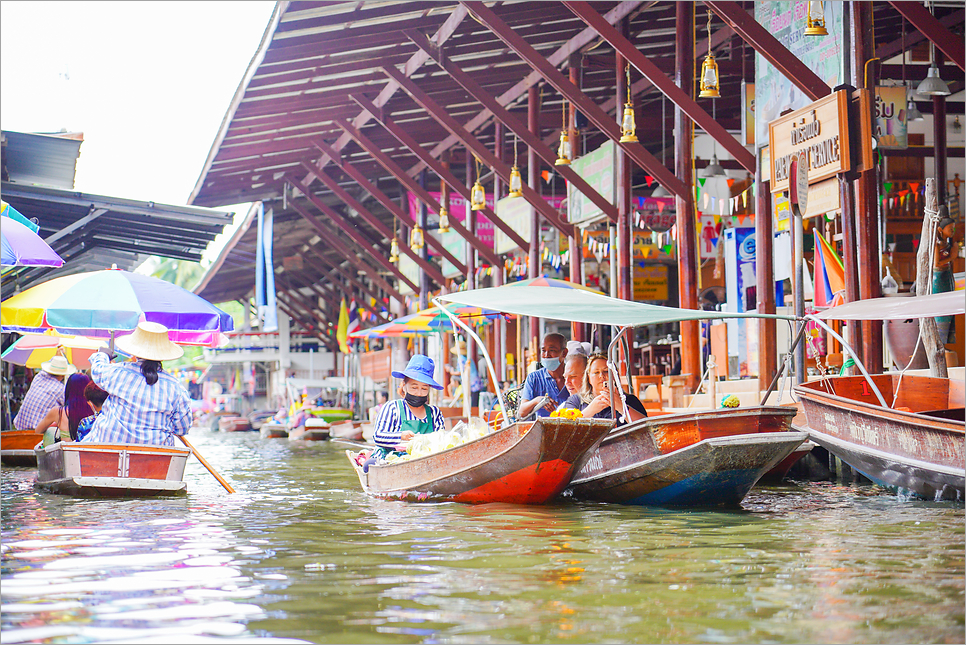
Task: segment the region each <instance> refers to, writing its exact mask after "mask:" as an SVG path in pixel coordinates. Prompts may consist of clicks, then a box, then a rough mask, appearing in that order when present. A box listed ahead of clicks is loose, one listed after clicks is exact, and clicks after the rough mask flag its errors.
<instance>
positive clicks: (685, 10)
mask: <svg viewBox="0 0 966 645" xmlns="http://www.w3.org/2000/svg"><path fill="white" fill-rule="evenodd" d="M675 11H676V18H677V26H676V33H675V39H674V77H675V78H674V80H675V83H676V84H677V86H678V87H680V88H681V89H682V90H684V93H685V94H686V95H687V96H688V97H690V98H692V99H693V98H694V82H695V81H694V79H695V76H694V5H693V4H692V3H690V2H678V3H677V4H676V5H675ZM692 127H693V126H692V124H691V120H690V119H689V118H688V116H687V115H686V114H685V113H684V110H682V109H681V108H680V107H677V106H675V108H674V141H675V146H674V166H675V174H676V175H677V177H678V179H680V180H681V181H682V182H683V183H684V185H685V186H687V188H688V191H687V193H686V194H685V195H684V196H683V197H682V196H680V195H679V196H677V197H676V198H675V200H674V201H675V207H676V209H677V221H676V225H677V229H678V244H677V246H678V248H677V251H678V299H679V302H680V306H681V307H682V308H686V309H697V308H698V239H697V233H696V231H695V229H694V226H695V212H694V190H693V186H694V177H693V176H692V175H693V173H692V172H691V165H692V158H693V156H694V149H693V145H692V141H691V129H692ZM700 329H701V327H700V324H699V323H698V322H697V321H686V322H682V323H681V374H688V375H690V376H689V377H688V386H689V387H690V388H691V389H692V390H693V389H694V388H695V387H696V386H697V384H698V379H699V378H701V339H700Z"/></svg>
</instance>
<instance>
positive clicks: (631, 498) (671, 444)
mask: <svg viewBox="0 0 966 645" xmlns="http://www.w3.org/2000/svg"><path fill="white" fill-rule="evenodd" d="M795 414H796V410H795V409H794V408H787V407H778V406H775V407H749V408H735V409H725V410H706V411H700V412H691V413H682V414H669V415H663V416H659V417H650V418H647V419H642V420H640V421H637V422H635V423H632V424H629V425H626V426H623V427H621V428H618V429H616V430H615V431H614V432H612V433H611V434H609V435H608V436H607V437H605V438H604V440H603V441H602V442H601V444H600V446H599V447H598V448H597V450H595V451H594V452H593V454H592V455H591V456H590V458H589V459H588V460H587V463H586V464H585V465H584V466H583V468H581V470H580V471H579V472H578V473H577V475H576V476H575V477H574V480H573V481H572V482H571V484H570V488H569V492H570V493H571V494H572V495H573V496H574V497H575V498H578V499H592V500H598V501H605V502H616V503H620V504H635V505H668V506H719V505H735V504H738V503H740V502H741V500H742V499H744V497H745V495H747V494H748V491H750V490H751V488H752V487H753V486H754V485H755V483H757V482H758V480H759V479H760V478H761V477H762V476H763V475H764V474H765V473H766V472H768V471H769V470H770V469H771V468H773V467H774V466H775V465H776V464H778V463H779V462H780V461H782V460H783V459H785V458H786V457H787V456H788V455H789V454H791V452H792V451H793V450H795V449H796V448H798V447H799V446H800V445H801V444H802V443H803V442H804V441H805V440H806V439H808V435H807V434H806V433H804V432H790V431H789V428H790V426H791V422H792V419H793V418H794V417H795Z"/></svg>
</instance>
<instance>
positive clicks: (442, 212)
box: [439, 206, 449, 233]
mask: <svg viewBox="0 0 966 645" xmlns="http://www.w3.org/2000/svg"><path fill="white" fill-rule="evenodd" d="M439 232H440V233H449V211H448V210H446V207H445V206H440V207H439Z"/></svg>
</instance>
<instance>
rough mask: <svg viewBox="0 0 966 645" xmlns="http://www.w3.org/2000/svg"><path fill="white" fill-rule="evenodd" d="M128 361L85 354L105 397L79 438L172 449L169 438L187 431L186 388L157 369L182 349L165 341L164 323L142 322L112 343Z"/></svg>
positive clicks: (188, 411) (166, 338)
mask: <svg viewBox="0 0 966 645" xmlns="http://www.w3.org/2000/svg"><path fill="white" fill-rule="evenodd" d="M117 346H118V348H119V349H121V350H123V351H124V352H126V353H128V354H130V355H131V356H132V357H134V359H135V362H133V363H118V364H114V365H112V364H111V361H110V359H109V358H108V356H107V354H104V353H102V352H97V353H96V354H94V355H93V356H91V378H92V379H93V380H94V382H95V383H97V385H98V386H100V387H101V388H102V389H104V390H105V391H106V392H107V393H108V394H109V395H110V396H108V397H107V400H106V401H105V402H104V407H103V408H102V409H101V413H100V414H99V415H97V420H96V421H95V422H94V427H93V428H92V429H91V432H90V434H88V435H87V436H86V437H85V438H84V441H85V442H90V443H150V444H157V445H162V446H173V445H175V441H174V438H175V436H178V435H183V434H187V432H188V428H190V427H191V407H190V404H189V399H188V390H186V389H185V388H184V386H183V385H181V383H180V382H179V381H178V380H177V379H176V378H174V377H173V376H171V375H170V374H168V373H167V372H164V371H163V370H162V369H161V361H164V360H173V359H175V358H179V357H180V356H181V355H182V354H184V350H183V349H181V348H180V347H179V346H177V345H175V344H174V343H172V342H171V341H170V340H168V329H167V327H165V326H164V325H159V324H158V323H152V322H142V323H140V324H138V327H137V329H135V330H134V333H133V334H131V335H130V336H124V337H123V338H119V339H118V341H117Z"/></svg>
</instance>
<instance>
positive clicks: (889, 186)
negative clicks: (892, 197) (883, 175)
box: [882, 181, 892, 194]
mask: <svg viewBox="0 0 966 645" xmlns="http://www.w3.org/2000/svg"><path fill="white" fill-rule="evenodd" d="M882 187H883V188H884V189H885V192H886V194H889V193H891V192H892V182H891V181H887V182H885V183H884V184H882Z"/></svg>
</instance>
